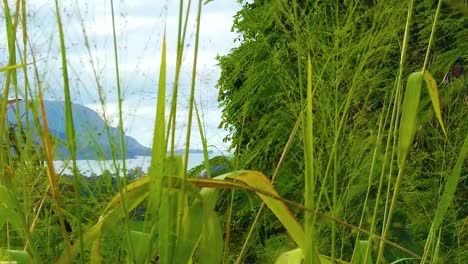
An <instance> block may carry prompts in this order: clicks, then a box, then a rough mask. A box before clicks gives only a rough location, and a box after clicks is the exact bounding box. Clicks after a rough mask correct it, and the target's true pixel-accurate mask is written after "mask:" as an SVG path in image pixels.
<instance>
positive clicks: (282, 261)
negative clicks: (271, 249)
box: [275, 248, 347, 264]
mask: <svg viewBox="0 0 468 264" xmlns="http://www.w3.org/2000/svg"><path fill="white" fill-rule="evenodd" d="M319 258H320V263H321V264H333V263H343V264H347V262H345V261H342V260H339V259H335V262H333V261H332V260H331V258H330V257H328V256H324V255H319ZM303 259H304V254H302V250H301V249H300V248H296V249H293V250H290V251H286V252H284V253H283V254H281V255H280V256H279V257H278V259H277V260H276V262H275V264H301V263H303Z"/></svg>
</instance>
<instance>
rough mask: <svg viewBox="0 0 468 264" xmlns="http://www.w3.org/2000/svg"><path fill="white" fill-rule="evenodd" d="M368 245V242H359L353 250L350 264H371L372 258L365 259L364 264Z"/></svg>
mask: <svg viewBox="0 0 468 264" xmlns="http://www.w3.org/2000/svg"><path fill="white" fill-rule="evenodd" d="M368 245H369V241H367V240H359V241H358V242H357V244H356V247H355V248H354V252H353V257H352V260H351V264H364V263H365V264H372V263H374V261H372V256H369V257H368V258H367V261H366V262H364V258H365V256H366V250H367V247H368Z"/></svg>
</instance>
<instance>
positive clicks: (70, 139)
mask: <svg viewBox="0 0 468 264" xmlns="http://www.w3.org/2000/svg"><path fill="white" fill-rule="evenodd" d="M55 12H56V18H57V25H58V31H59V40H60V53H61V59H62V75H63V91H64V95H65V122H66V134H67V145H68V149H69V150H70V159H71V161H72V164H73V167H72V168H73V169H72V170H73V186H74V188H75V190H80V178H79V177H80V176H79V175H78V167H77V164H76V133H75V126H74V123H73V114H72V111H73V110H72V102H71V96H70V85H69V82H68V67H67V53H66V47H65V36H64V33H63V27H62V19H61V17H60V9H59V4H58V0H55ZM75 200H76V201H79V200H81V193H80V192H75ZM76 206H77V210H76V211H75V214H76V218H77V220H78V237H79V239H80V240H81V241H82V240H83V230H82V226H81V223H82V222H83V221H82V217H81V211H82V210H81V205H80V204H78V203H77V205H76ZM81 245H83V243H81ZM80 252H81V256H84V254H85V251H84V247H83V246H82V247H81V248H80Z"/></svg>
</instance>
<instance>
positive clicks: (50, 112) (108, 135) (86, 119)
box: [8, 101, 151, 159]
mask: <svg viewBox="0 0 468 264" xmlns="http://www.w3.org/2000/svg"><path fill="white" fill-rule="evenodd" d="M44 103H45V109H46V116H47V123H48V126H49V131H50V133H51V134H52V135H53V136H54V137H55V139H56V140H55V142H58V143H57V144H55V153H54V156H55V159H68V158H69V157H70V153H69V150H68V148H67V136H66V121H65V120H66V118H65V103H64V102H63V101H44ZM25 105H26V104H25V103H24V102H20V103H18V104H10V106H9V109H8V121H9V122H10V123H12V124H14V123H16V117H15V108H18V109H19V112H20V116H22V117H21V123H23V124H24V123H25V122H26V120H25ZM72 109H73V121H74V126H75V134H76V144H77V158H78V159H110V158H112V151H111V145H113V146H115V148H116V149H117V151H116V152H117V153H119V155H118V156H117V158H121V155H120V133H119V129H118V128H116V127H110V126H109V127H108V129H106V122H105V121H104V119H102V118H101V116H100V115H99V114H98V113H96V112H95V111H93V110H92V109H90V108H88V107H86V106H84V105H80V104H72ZM28 110H29V111H28V113H29V123H30V124H31V126H30V127H32V128H33V129H30V130H31V131H29V133H31V135H33V136H32V138H35V141H36V142H37V143H39V142H40V140H39V136H38V133H37V131H36V129H34V127H35V126H34V122H33V115H32V111H31V109H30V108H28ZM38 113H40V111H38ZM39 120H40V123H41V124H42V116H40V117H39ZM110 142H112V144H111V143H110ZM124 142H125V148H126V150H125V152H126V153H125V154H126V157H127V158H132V157H135V156H148V155H151V149H150V148H147V147H145V146H143V145H141V144H140V143H138V141H137V140H136V139H134V138H132V137H130V136H127V135H124Z"/></svg>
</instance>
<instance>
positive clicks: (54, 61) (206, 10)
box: [1, 0, 240, 149]
mask: <svg viewBox="0 0 468 264" xmlns="http://www.w3.org/2000/svg"><path fill="white" fill-rule="evenodd" d="M10 2H14V1H10ZM60 2H61V4H60V5H61V7H60V9H61V12H62V19H63V20H64V21H63V25H64V31H65V41H66V47H67V59H68V67H69V71H70V82H71V89H72V98H73V100H74V101H75V102H76V103H80V104H83V105H86V106H88V107H90V108H92V109H93V110H96V111H98V112H99V113H101V114H102V113H103V108H102V106H101V104H100V102H99V100H98V89H97V87H98V84H99V85H100V86H102V87H103V90H104V94H105V100H106V105H105V109H104V110H105V112H106V116H107V118H108V120H109V121H110V122H111V124H113V125H116V124H117V123H118V109H117V93H116V90H117V88H116V78H115V63H114V53H113V39H112V17H111V6H110V1H107V0H102V1H101V0H78V1H75V0H65V1H60ZM185 2H186V1H185ZM197 2H198V1H192V8H191V11H190V14H191V15H190V19H189V22H188V32H187V37H186V38H187V43H186V45H185V51H184V58H183V66H182V71H181V78H180V88H179V89H180V101H179V105H178V119H179V124H178V130H177V133H178V136H177V141H178V147H182V146H183V144H185V136H184V135H185V131H186V129H187V115H188V106H187V104H188V97H189V88H190V79H191V71H192V61H193V48H194V40H195V36H194V32H195V22H196V20H195V14H196V11H197V10H196V7H197V6H196V4H197ZM29 3H31V4H30V6H29V7H28V8H29V11H28V13H29V16H28V19H29V25H28V26H29V29H28V30H29V39H30V42H31V45H32V47H33V50H34V51H35V53H36V57H37V58H38V59H39V61H40V62H39V69H40V71H41V80H42V83H43V88H44V89H45V91H46V97H47V98H49V99H55V100H60V99H63V88H62V87H63V86H62V83H63V80H62V74H61V72H60V71H61V66H60V63H61V61H60V51H59V46H58V30H57V24H56V22H55V21H56V20H55V19H56V18H55V6H54V5H53V3H54V1H47V0H37V1H33V2H29ZM114 9H115V15H116V16H115V18H116V27H117V42H118V51H119V70H120V81H121V86H122V89H123V114H124V127H125V130H126V133H127V134H128V135H131V136H133V137H134V138H136V139H137V140H138V141H139V142H140V143H142V144H144V145H146V146H151V144H152V131H153V126H154V114H155V109H156V100H157V87H158V76H159V64H160V60H161V46H162V39H163V32H164V29H166V34H167V45H168V51H167V60H168V72H167V75H168V80H167V82H168V89H170V90H172V83H173V80H174V73H175V61H176V37H177V27H178V11H179V1H178V0H165V1H154V0H115V1H114ZM239 9H240V5H239V4H238V3H237V2H236V1H235V0H230V1H226V0H216V1H212V2H210V3H209V4H207V5H204V6H203V9H202V19H201V35H200V48H199V52H198V66H197V68H198V76H197V82H196V90H197V92H196V97H195V98H196V100H197V103H198V104H199V107H200V108H201V110H202V112H203V119H204V125H205V129H206V133H207V140H208V144H211V145H214V146H217V147H219V148H221V149H225V148H226V145H225V144H224V143H223V142H222V139H223V138H224V136H225V135H226V132H225V131H223V130H220V129H218V128H217V127H218V124H219V122H220V120H221V110H220V109H219V108H218V103H217V100H216V99H217V90H216V89H215V84H216V81H217V79H218V77H219V73H220V69H219V68H218V67H217V65H216V64H217V61H216V59H215V57H216V55H218V54H219V55H224V54H226V53H228V52H229V50H230V49H231V48H233V47H234V46H235V45H236V43H234V39H235V37H236V34H235V33H232V32H231V27H232V21H233V16H234V15H235V13H236V12H237V11H238V10H239ZM1 26H2V27H3V25H1ZM3 28H4V27H3ZM85 35H86V37H87V38H88V41H89V45H88V46H89V48H87V47H86V42H85V37H84V36H85ZM2 60H3V59H2ZM91 61H92V63H93V64H94V67H93V66H92V65H93V64H91ZM93 68H94V70H93ZM94 71H95V72H96V76H97V78H96V77H95V75H94ZM193 128H194V130H193V132H192V135H193V137H192V144H191V147H192V148H201V143H200V140H199V134H198V128H197V126H196V123H195V122H194V126H193Z"/></svg>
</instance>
